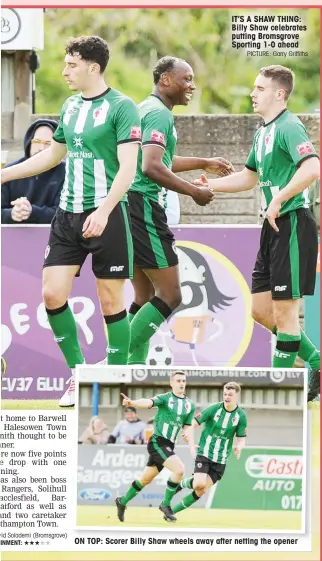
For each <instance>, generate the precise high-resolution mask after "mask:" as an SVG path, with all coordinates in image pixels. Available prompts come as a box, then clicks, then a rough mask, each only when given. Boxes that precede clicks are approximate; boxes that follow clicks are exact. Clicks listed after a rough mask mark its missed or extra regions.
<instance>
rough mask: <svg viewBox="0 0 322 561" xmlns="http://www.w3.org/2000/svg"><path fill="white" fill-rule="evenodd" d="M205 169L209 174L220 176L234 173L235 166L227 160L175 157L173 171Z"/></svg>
mask: <svg viewBox="0 0 322 561" xmlns="http://www.w3.org/2000/svg"><path fill="white" fill-rule="evenodd" d="M195 169H203V170H204V171H205V172H207V173H214V174H216V175H219V176H221V177H222V176H225V175H230V174H231V173H234V171H235V170H234V166H233V165H232V163H231V162H229V161H228V160H226V159H225V158H195V157H186V156H174V158H173V160H172V168H171V171H173V173H180V172H182V171H193V170H195Z"/></svg>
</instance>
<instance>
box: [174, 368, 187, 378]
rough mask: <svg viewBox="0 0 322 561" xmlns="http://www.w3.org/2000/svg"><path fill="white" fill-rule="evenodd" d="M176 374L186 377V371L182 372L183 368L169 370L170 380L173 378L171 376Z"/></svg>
mask: <svg viewBox="0 0 322 561" xmlns="http://www.w3.org/2000/svg"><path fill="white" fill-rule="evenodd" d="M177 375H178V376H185V377H187V375H186V373H185V372H183V370H174V371H173V372H171V376H170V380H173V378H174V377H175V376H177Z"/></svg>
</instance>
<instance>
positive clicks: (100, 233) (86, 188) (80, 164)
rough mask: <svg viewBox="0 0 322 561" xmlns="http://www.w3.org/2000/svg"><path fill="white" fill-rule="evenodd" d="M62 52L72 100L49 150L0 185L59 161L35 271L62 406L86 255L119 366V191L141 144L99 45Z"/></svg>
mask: <svg viewBox="0 0 322 561" xmlns="http://www.w3.org/2000/svg"><path fill="white" fill-rule="evenodd" d="M65 53H66V56H65V68H64V70H63V76H64V78H65V79H66V82H67V84H68V86H69V88H70V90H72V91H73V92H80V93H75V95H72V96H71V97H69V98H68V99H67V101H66V102H65V103H64V105H63V107H62V110H61V115H60V120H59V125H58V128H57V130H56V132H55V134H54V137H53V141H52V144H51V146H50V148H48V149H47V150H44V151H43V152H41V154H39V155H36V156H34V157H32V158H29V159H28V160H26V161H25V162H23V163H21V164H18V165H16V166H12V167H9V168H6V169H5V170H3V172H2V182H4V181H10V180H12V179H19V178H22V177H29V176H31V175H36V174H38V173H41V172H43V171H45V170H47V169H50V168H52V167H54V166H56V165H57V164H58V163H59V162H60V161H61V160H62V159H63V158H64V157H65V156H66V155H67V159H66V176H65V183H64V186H63V189H62V192H61V198H60V204H59V209H58V211H57V213H56V216H55V217H54V219H53V221H52V224H51V231H50V236H49V242H48V246H47V248H46V251H45V261H44V270H43V299H44V303H45V306H46V311H47V315H48V321H49V324H50V326H51V328H52V330H53V332H54V336H55V341H56V342H57V343H58V345H59V347H60V349H61V351H62V352H63V354H64V357H65V360H66V363H67V365H68V366H69V367H70V368H71V371H72V376H71V378H70V386H69V388H68V390H67V391H66V393H65V394H64V396H63V397H62V399H61V400H60V403H59V404H60V406H62V407H66V406H73V405H74V403H75V381H74V368H75V366H76V364H81V363H83V362H84V357H83V353H82V350H81V347H80V344H79V341H78V337H77V328H76V323H75V319H74V316H73V313H72V311H71V309H70V308H69V305H68V301H67V300H68V297H69V295H70V292H71V289H72V284H73V280H74V277H75V276H78V275H79V273H80V269H81V267H82V265H83V263H84V261H85V259H86V257H87V255H88V254H91V255H92V270H93V273H94V275H95V277H96V285H97V293H98V297H99V301H100V306H101V311H102V314H103V316H104V320H105V323H106V326H107V332H108V349H107V362H108V364H126V363H127V358H128V350H129V344H130V326H129V321H128V317H127V313H126V309H125V302H124V283H125V279H127V278H131V277H132V269H133V265H132V264H133V248H132V238H131V232H130V226H129V217H128V204H127V190H128V188H129V186H130V184H131V182H132V181H133V178H134V176H135V171H136V164H137V155H138V150H139V145H140V139H141V129H140V118H139V115H138V111H137V108H136V105H135V103H134V102H133V101H132V100H131V99H130V98H129V97H127V96H125V95H123V94H122V93H121V92H119V91H117V90H115V89H113V88H111V87H109V86H107V84H106V82H105V79H104V71H105V68H106V66H107V63H108V60H109V48H108V45H107V43H106V41H104V40H103V39H101V38H100V37H96V36H90V37H78V38H76V39H71V40H69V42H68V43H67V46H66V49H65Z"/></svg>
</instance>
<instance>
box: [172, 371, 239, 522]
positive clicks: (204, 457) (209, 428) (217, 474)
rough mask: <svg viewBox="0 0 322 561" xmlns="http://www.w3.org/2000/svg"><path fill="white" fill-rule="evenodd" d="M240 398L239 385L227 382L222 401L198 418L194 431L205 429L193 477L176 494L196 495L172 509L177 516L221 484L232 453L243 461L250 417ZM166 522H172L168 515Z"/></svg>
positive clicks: (205, 410) (184, 481) (211, 406)
mask: <svg viewBox="0 0 322 561" xmlns="http://www.w3.org/2000/svg"><path fill="white" fill-rule="evenodd" d="M239 398H240V386H239V384H237V383H236V382H228V384H225V386H224V390H223V401H221V402H220V403H215V404H214V405H210V406H209V407H207V408H206V409H204V410H203V411H202V412H201V414H199V415H196V417H195V419H194V421H193V425H192V426H193V428H194V427H197V426H201V425H202V433H201V436H200V440H199V446H198V450H197V456H196V460H195V469H194V475H193V476H192V477H187V478H185V479H182V480H181V482H180V484H179V485H178V487H177V491H180V490H181V489H193V492H192V493H191V494H190V495H187V496H186V497H185V498H184V499H183V500H182V501H181V502H180V503H179V504H177V505H176V506H175V507H174V508H173V513H174V514H177V513H178V512H180V511H181V510H184V509H186V508H189V507H190V506H191V505H193V504H194V503H195V502H196V501H198V499H200V497H201V496H202V495H204V493H206V491H207V489H208V488H209V487H212V485H214V484H215V483H217V481H220V479H221V478H222V477H223V475H224V473H225V468H226V463H227V460H228V458H229V456H230V454H231V452H232V451H234V454H235V456H236V458H237V459H239V458H240V454H241V450H242V449H243V447H244V446H245V437H246V434H247V417H246V413H245V411H244V410H243V409H242V408H241V407H239V405H238V400H239ZM189 438H190V435H189ZM234 439H235V442H234ZM177 491H176V492H177ZM164 519H165V520H167V521H168V522H169V521H171V519H168V517H167V516H166V514H165V515H164Z"/></svg>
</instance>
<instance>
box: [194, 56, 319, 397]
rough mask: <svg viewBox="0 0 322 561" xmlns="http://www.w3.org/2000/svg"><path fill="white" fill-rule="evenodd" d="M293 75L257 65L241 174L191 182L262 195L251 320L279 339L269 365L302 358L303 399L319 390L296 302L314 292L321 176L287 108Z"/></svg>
mask: <svg viewBox="0 0 322 561" xmlns="http://www.w3.org/2000/svg"><path fill="white" fill-rule="evenodd" d="M293 88H294V73H293V72H292V70H290V69H289V68H286V67H284V66H279V65H274V66H267V67H264V68H261V70H260V72H259V75H258V76H257V78H256V80H255V84H254V88H253V90H252V92H251V94H250V96H251V99H252V102H253V108H254V112H255V113H257V114H258V115H261V116H262V117H263V119H264V123H263V125H262V126H261V127H260V128H259V129H258V130H257V131H256V133H255V136H254V140H253V146H252V148H251V151H250V153H249V156H248V159H247V162H246V164H245V167H244V169H243V170H242V171H240V172H238V173H235V174H233V175H232V176H231V177H225V178H219V179H209V180H208V181H207V180H206V178H205V176H202V177H201V181H200V180H197V182H196V183H198V184H199V183H200V184H204V185H208V186H209V187H210V188H211V189H212V190H213V191H214V192H217V191H218V192H221V193H236V192H238V191H247V190H249V189H252V188H254V187H255V186H256V185H257V184H258V185H259V187H260V191H261V207H262V215H263V217H265V220H264V223H263V227H262V232H261V240H260V248H259V251H258V254H257V259H256V263H255V267H254V270H253V275H252V315H253V318H254V319H255V320H256V321H257V322H258V323H260V324H261V325H263V326H264V327H266V329H269V330H270V331H272V332H273V333H274V334H276V335H277V343H276V348H275V352H274V358H273V366H274V367H275V368H292V367H293V366H294V362H295V359H296V355H299V357H300V358H302V359H303V360H304V361H305V362H308V364H309V365H310V368H311V379H310V385H309V392H308V401H311V400H313V399H314V398H315V397H316V396H317V395H318V394H319V392H320V352H319V351H318V349H316V347H315V345H314V344H313V343H312V342H311V341H310V340H309V338H308V337H307V335H306V334H305V333H304V331H303V330H302V329H301V327H300V321H299V311H300V299H301V298H302V296H305V295H312V294H314V289H315V277H316V265H317V256H318V230H317V225H316V223H315V220H314V217H313V215H312V213H311V211H310V209H309V208H308V207H309V198H308V188H309V187H310V185H311V184H312V183H313V182H314V181H315V180H316V179H318V178H319V177H320V162H319V158H318V156H317V154H316V151H315V149H314V146H313V144H312V142H311V140H310V139H309V137H308V134H307V132H306V130H305V127H304V125H303V123H302V122H301V121H300V119H299V118H298V117H297V116H296V115H294V114H293V113H291V112H290V111H289V110H288V108H287V102H288V99H289V97H290V95H291V93H292V91H293Z"/></svg>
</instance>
